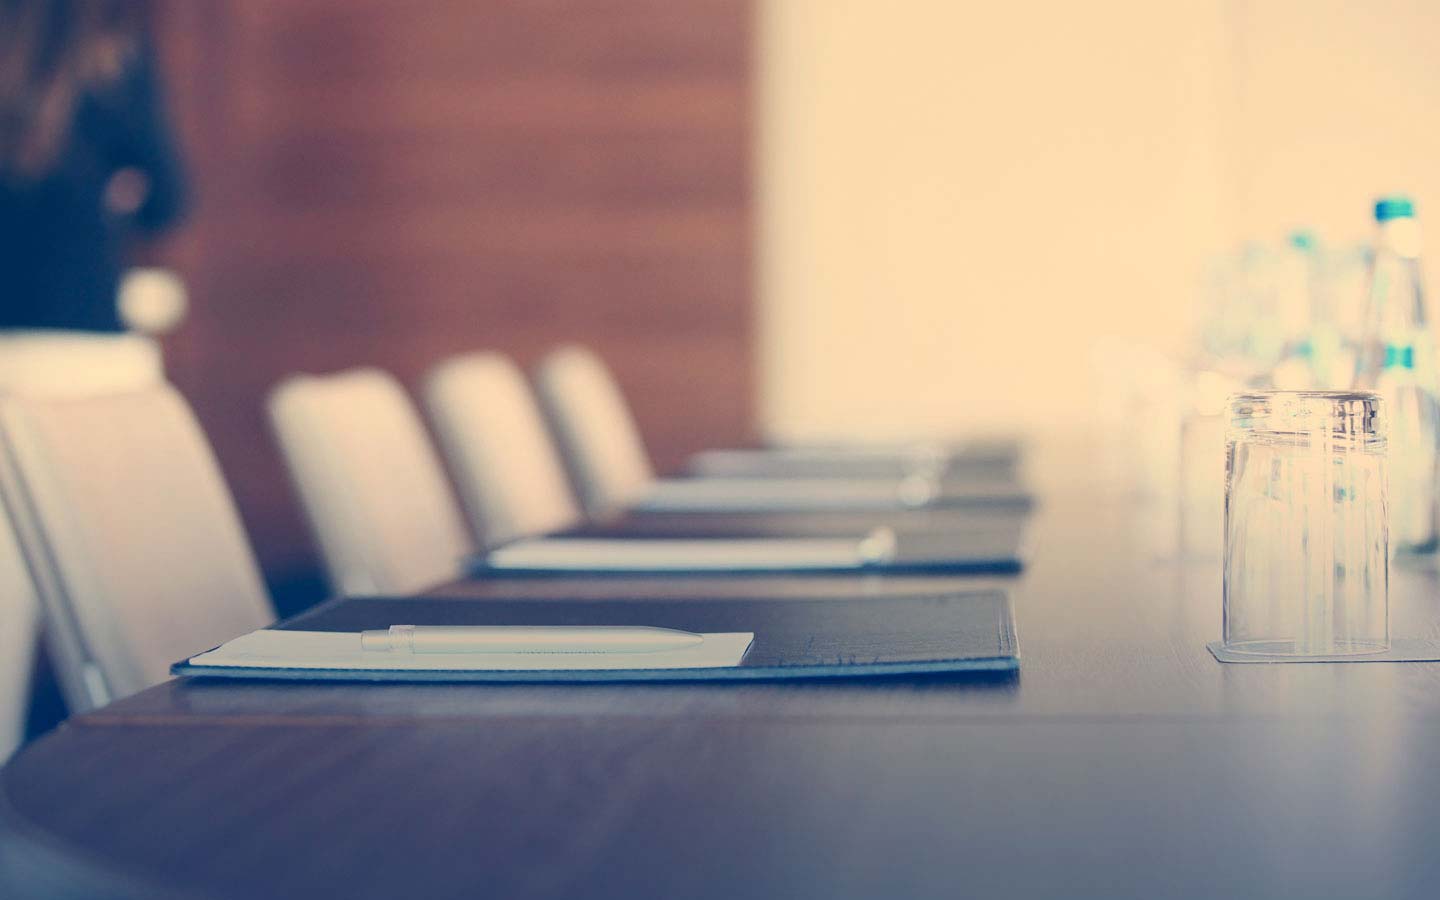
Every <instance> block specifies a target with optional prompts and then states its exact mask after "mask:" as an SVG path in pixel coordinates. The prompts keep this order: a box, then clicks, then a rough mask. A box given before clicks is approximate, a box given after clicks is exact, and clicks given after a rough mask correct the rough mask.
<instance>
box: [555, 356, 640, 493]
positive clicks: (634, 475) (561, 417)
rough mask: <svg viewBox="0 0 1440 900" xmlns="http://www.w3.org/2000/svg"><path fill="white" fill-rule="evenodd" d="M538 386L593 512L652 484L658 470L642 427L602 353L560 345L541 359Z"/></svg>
mask: <svg viewBox="0 0 1440 900" xmlns="http://www.w3.org/2000/svg"><path fill="white" fill-rule="evenodd" d="M535 386H536V390H537V393H538V395H539V397H540V402H541V404H542V406H543V407H544V410H545V414H546V417H547V418H548V419H549V421H550V425H551V427H552V428H553V429H554V432H555V438H556V441H557V442H558V443H559V445H560V448H561V451H562V452H563V453H564V456H565V461H566V463H567V464H568V465H569V467H570V472H571V475H572V476H573V477H574V480H575V486H576V489H577V490H578V491H579V492H580V496H581V500H582V501H583V503H584V505H585V509H586V510H587V511H588V512H589V513H590V514H591V515H601V514H604V513H606V512H609V511H612V510H614V509H616V508H619V507H623V506H626V505H629V504H630V503H632V502H634V501H635V500H637V499H638V498H639V497H641V496H642V495H643V494H644V493H645V492H646V491H647V489H649V487H650V485H651V482H652V481H654V479H655V470H654V468H653V467H652V466H651V464H650V456H649V454H648V453H647V452H646V450H645V444H644V442H643V441H642V440H641V438H640V429H639V428H638V427H637V426H636V424H635V419H634V417H633V416H632V415H631V413H630V408H629V407H628V406H627V405H626V403H625V397H624V395H623V394H621V393H620V387H619V385H618V384H617V383H616V382H615V378H614V376H613V375H611V373H610V369H609V368H608V367H607V366H606V365H605V363H604V362H603V361H601V359H600V358H599V357H598V356H596V355H595V354H594V353H591V352H590V351H589V350H586V349H585V348H583V347H576V346H569V347H561V348H560V349H558V350H555V351H554V352H552V353H550V354H549V355H548V356H547V357H545V359H543V360H541V362H540V365H539V366H538V367H537V368H536V370H535Z"/></svg>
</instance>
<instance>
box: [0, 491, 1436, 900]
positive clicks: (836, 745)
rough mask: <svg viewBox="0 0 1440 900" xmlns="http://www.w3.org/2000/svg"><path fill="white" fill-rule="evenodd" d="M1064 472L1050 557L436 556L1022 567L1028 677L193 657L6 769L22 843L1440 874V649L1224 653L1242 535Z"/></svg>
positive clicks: (1412, 589) (1099, 882)
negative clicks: (362, 673)
mask: <svg viewBox="0 0 1440 900" xmlns="http://www.w3.org/2000/svg"><path fill="white" fill-rule="evenodd" d="M1043 499H1044V502H1043V504H1042V506H1041V510H1040V513H1039V514H1038V516H1037V519H1036V521H1035V527H1034V534H1033V539H1034V543H1035V545H1036V551H1037V552H1036V555H1035V561H1034V564H1033V565H1032V566H1031V567H1030V568H1029V569H1028V570H1027V571H1026V573H1025V574H1023V575H1022V576H1020V577H1019V578H1018V579H1007V580H1000V581H990V580H979V579H955V578H933V577H920V578H893V577H885V578H879V577H877V578H838V577H829V578H795V579H755V578H734V577H704V578H693V579H686V580H684V581H683V582H676V581H669V580H665V579H655V578H648V579H636V578H630V579H605V580H595V581H579V582H577V581H576V580H574V579H533V580H527V581H523V582H515V581H508V582H483V581H471V582H457V583H455V584H453V585H449V586H447V587H445V588H443V589H440V590H436V591H434V592H431V595H432V596H433V597H435V598H440V599H444V598H449V599H450V600H451V601H454V602H456V603H457V604H469V603H476V602H488V601H492V600H496V599H499V598H504V597H512V598H515V597H525V598H528V599H529V600H530V601H531V602H534V603H547V602H553V601H570V602H573V601H575V600H577V599H580V600H583V599H584V598H592V599H598V598H616V597H628V598H636V599H640V600H643V599H645V598H647V597H648V598H657V599H662V600H672V601H678V600H680V599H686V600H687V602H691V603H696V604H705V603H707V602H708V601H709V600H711V599H714V598H745V597H749V596H756V595H759V594H765V595H780V596H788V597H789V598H790V599H791V602H794V603H796V604H803V603H807V602H810V600H812V599H813V598H816V597H865V598H869V600H870V602H872V603H874V604H875V608H876V611H877V614H878V615H881V616H883V614H884V610H885V605H886V603H887V598H888V597H890V596H893V595H894V594H896V593H901V594H925V593H931V592H935V591H939V590H947V589H956V588H962V589H969V588H976V587H979V586H981V585H984V584H996V583H998V584H1007V585H1009V586H1010V587H1011V588H1012V589H1013V593H1014V597H1015V609H1016V617H1017V620H1018V621H1017V624H1018V634H1019V640H1020V647H1021V659H1022V662H1021V671H1020V674H1019V677H1018V678H1009V679H995V680H989V681H986V680H974V679H963V680H956V679H946V678H927V679H892V680H873V681H867V682H860V683H849V684H839V683H835V684H785V683H775V684H737V685H723V686H722V685H674V684H672V685H665V684H650V685H638V684H637V685H628V686H615V685H598V684H597V685H584V686H581V685H569V686H559V685H549V686H534V685H509V686H502V685H454V684H451V685H445V684H430V685H374V686H359V685H342V684H315V685H299V684H273V683H272V684H266V683H260V682H253V683H245V684H216V683H199V682H197V683H186V682H171V683H168V684H165V685H161V686H159V687H157V688H154V689H152V690H150V691H147V692H145V693H143V694H140V695H137V696H135V697H132V698H130V699H128V700H124V701H121V702H119V703H116V704H113V705H111V706H109V707H107V708H105V709H103V710H100V711H98V712H96V713H94V714H91V715H89V716H86V717H83V718H81V719H79V720H77V721H74V722H72V723H71V724H69V725H67V726H65V727H63V728H62V729H60V730H59V731H58V732H57V733H56V734H54V735H52V736H50V737H48V738H46V739H44V740H42V741H40V742H39V743H37V744H36V745H34V746H33V747H31V748H29V749H28V750H26V751H24V752H22V754H21V755H20V756H19V757H18V758H17V759H16V760H15V761H14V762H12V763H11V765H10V766H9V767H7V768H6V769H5V770H4V771H3V772H0V828H3V829H4V833H3V835H0V837H3V840H0V846H9V847H12V848H17V849H16V850H14V851H12V854H11V855H12V856H14V855H15V854H16V853H19V852H21V851H24V850H25V849H26V848H28V847H30V846H31V845H32V844H38V845H39V846H41V847H45V848H49V852H50V853H52V854H58V858H59V859H78V860H81V861H83V862H85V863H86V864H87V865H88V866H90V867H91V868H92V869H93V868H99V869H101V870H106V869H108V870H109V871H113V872H117V873H123V874H124V875H126V876H128V877H131V878H140V879H148V880H149V881H150V882H151V883H155V884H157V885H163V886H165V887H167V888H168V889H171V890H175V891H179V892H181V893H186V894H192V895H195V896H211V897H246V896H273V897H304V896H316V895H321V894H335V895H345V896H354V897H361V898H364V897H387V896H396V895H397V893H398V894H404V895H424V896H434V897H469V896H475V893H476V891H477V888H476V885H483V886H484V891H483V892H484V893H486V894H487V895H495V896H525V897H565V896H577V895H583V896H589V897H628V898H646V897H675V896H685V897H700V898H711V897H714V898H734V897H750V896H757V897H758V896H766V897H780V896H783V897H838V898H850V897H857V898H859V897H875V896H886V897H917V898H930V897H936V898H939V897H947V898H948V897H954V896H1013V897H1032V896H1033V897H1049V896H1108V897H1126V898H1128V897H1147V898H1149V897H1158V896H1164V897H1214V896H1246V897H1251V896H1256V897H1259V896H1302V897H1303V896H1314V897H1331V896H1365V897H1387V898H1389V897H1416V898H1419V897H1428V896H1432V895H1433V885H1434V883H1435V881H1434V880H1435V879H1436V878H1437V877H1440V862H1437V861H1436V859H1435V855H1434V852H1433V845H1434V837H1435V824H1434V823H1435V810H1436V809H1437V807H1440V776H1437V774H1436V773H1437V772H1440V749H1437V748H1440V663H1410V664H1367V663H1353V664H1337V665H1276V666H1224V665H1221V664H1219V663H1216V662H1215V661H1214V660H1213V659H1212V658H1211V657H1210V656H1209V654H1208V653H1207V652H1206V651H1205V648H1204V644H1205V642H1206V641H1209V640H1213V639H1214V637H1215V636H1216V634H1217V633H1218V630H1219V605H1220V604H1219V585H1218V578H1217V565H1216V563H1215V562H1213V561H1210V562H1198V563H1197V562H1176V561H1168V562H1167V561H1161V560H1157V559H1156V558H1155V557H1153V556H1151V555H1149V554H1147V553H1145V552H1143V550H1141V549H1140V548H1142V547H1143V546H1144V538H1145V537H1146V536H1147V533H1148V532H1151V531H1153V527H1154V526H1153V524H1152V522H1151V521H1150V520H1149V519H1148V518H1147V516H1146V515H1144V514H1143V513H1144V510H1142V509H1140V508H1137V507H1135V506H1132V505H1130V504H1128V503H1125V502H1121V501H1118V500H1113V499H1105V498H1102V497H1098V496H1096V495H1095V494H1094V493H1093V492H1090V491H1087V490H1086V489H1085V488H1084V487H1081V486H1077V487H1074V488H1072V492H1071V493H1070V494H1067V495H1063V496H1062V495H1053V494H1047V495H1044V498H1043ZM1437 581H1440V576H1437V575H1436V574H1435V573H1434V572H1426V571H1420V570H1414V569H1401V568H1397V569H1396V570H1395V571H1394V573H1393V585H1392V604H1391V610H1392V623H1393V629H1394V632H1395V634H1396V635H1405V636H1434V635H1436V634H1437V632H1440V607H1437V604H1436V600H1435V597H1436V596H1437V595H1440V591H1437V586H1440V585H1437ZM395 602H397V603H398V602H402V601H395ZM424 602H428V603H433V602H435V601H434V600H431V601H424ZM361 610H363V605H357V604H356V603H355V602H354V601H352V602H350V603H346V602H344V601H342V602H339V603H336V604H332V605H329V606H327V607H324V608H322V609H318V610H316V611H315V612H314V613H313V614H312V616H311V618H310V619H308V620H306V621H310V622H312V623H315V622H324V621H327V620H329V621H332V622H340V621H342V620H343V617H344V616H347V615H351V614H352V613H355V612H359V611H361ZM335 617H341V618H340V619H336V618H335ZM302 624H303V621H302ZM117 772H123V773H125V777H123V778H120V777H116V773H117ZM396 822H403V823H404V825H403V827H396V825H395V824H394V823H396ZM120 823H124V824H123V825H121V824H120ZM0 860H3V857H0ZM3 877H4V873H3V872H0V879H3ZM76 877H77V878H78V877H80V876H78V875H77V876H76ZM9 887H10V883H6V882H4V881H3V880H0V889H7V888H9ZM6 896H9V894H6Z"/></svg>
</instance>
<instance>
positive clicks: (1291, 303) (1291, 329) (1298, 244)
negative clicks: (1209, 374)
mask: <svg viewBox="0 0 1440 900" xmlns="http://www.w3.org/2000/svg"><path fill="white" fill-rule="evenodd" d="M1318 257H1319V249H1318V247H1317V246H1316V241H1315V236H1314V235H1313V234H1311V233H1310V232H1308V231H1303V230H1297V231H1293V232H1291V233H1290V235H1289V236H1288V237H1287V238H1286V241H1285V247H1284V249H1283V250H1282V251H1281V253H1280V254H1279V255H1278V256H1277V258H1276V261H1275V265H1274V267H1273V268H1274V275H1273V286H1272V293H1273V297H1272V302H1273V304H1274V320H1275V330H1276V333H1277V334H1278V336H1279V346H1280V350H1279V359H1278V360H1277V361H1276V363H1275V367H1274V368H1273V369H1272V370H1271V373H1270V380H1271V383H1272V385H1273V386H1274V387H1275V388H1277V389H1279V390H1282V391H1303V390H1310V389H1313V388H1316V387H1319V386H1320V381H1321V377H1320V369H1321V366H1322V365H1323V363H1324V362H1327V361H1328V360H1324V359H1322V354H1321V353H1317V351H1323V350H1327V349H1328V346H1327V345H1326V344H1325V343H1324V342H1319V341H1316V340H1315V338H1316V336H1317V335H1316V327H1315V326H1316V324H1317V318H1318V314H1319V312H1320V309H1319V307H1320V304H1318V303H1317V302H1316V296H1315V295H1316V292H1317V289H1318V288H1319V273H1318V269H1319V266H1318V264H1317V261H1318ZM1348 374H1349V373H1347V377H1348Z"/></svg>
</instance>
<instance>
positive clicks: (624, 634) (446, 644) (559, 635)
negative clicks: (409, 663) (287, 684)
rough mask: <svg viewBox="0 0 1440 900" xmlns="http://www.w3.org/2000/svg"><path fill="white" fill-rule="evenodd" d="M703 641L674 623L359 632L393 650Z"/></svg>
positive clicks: (654, 647) (668, 645)
mask: <svg viewBox="0 0 1440 900" xmlns="http://www.w3.org/2000/svg"><path fill="white" fill-rule="evenodd" d="M704 640H705V638H704V636H703V635H699V634H693V633H691V632H689V631H679V630H676V629H674V628H652V627H650V626H614V625H582V626H573V625H493V626H492V625H483V626H482V625H391V626H390V628H389V629H388V630H386V631H362V632H360V646H361V648H362V649H364V650H378V651H382V652H389V653H653V652H656V651H659V650H684V649H685V648H687V647H694V646H696V645H698V644H700V643H702V642H703V641H704Z"/></svg>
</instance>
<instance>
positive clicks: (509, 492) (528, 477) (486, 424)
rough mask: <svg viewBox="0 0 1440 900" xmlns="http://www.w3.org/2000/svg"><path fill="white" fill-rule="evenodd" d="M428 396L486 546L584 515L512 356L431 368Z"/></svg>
mask: <svg viewBox="0 0 1440 900" xmlns="http://www.w3.org/2000/svg"><path fill="white" fill-rule="evenodd" d="M424 395H425V407H426V410H427V412H428V413H429V415H430V421H431V424H432V425H433V426H434V428H435V434H436V437H437V438H438V439H439V443H440V449H441V451H442V453H443V454H444V457H445V461H446V463H447V464H448V465H449V468H450V473H451V475H452V476H453V478H454V481H455V485H456V488H457V489H458V491H459V494H460V500H461V505H462V506H463V507H464V509H465V512H466V514H467V515H468V516H469V519H470V525H471V529H472V530H473V531H474V532H475V534H476V535H477V536H478V537H479V538H480V540H481V542H482V543H483V544H484V545H485V546H487V547H488V546H496V545H498V544H501V543H504V542H506V541H509V540H513V539H515V538H520V537H529V536H533V535H538V534H543V533H545V532H550V531H556V530H559V529H562V528H565V527H567V526H570V525H573V524H575V523H576V522H577V521H579V520H580V519H581V518H582V515H583V514H582V512H581V510H580V506H579V504H578V503H577V502H576V499H575V495H574V493H573V492H572V490H571V487H570V482H569V480H568V477H567V475H566V473H565V466H564V463H563V462H562V461H561V459H560V455H559V452H558V451H557V450H556V448H555V444H554V443H553V441H552V439H551V436H550V432H549V430H548V429H547V427H546V425H545V420H544V417H543V416H542V415H541V412H540V408H539V406H538V405H537V404H536V402H535V395H534V394H533V393H532V392H531V390H530V385H529V384H528V383H526V381H525V375H524V373H522V372H521V371H520V369H519V367H517V366H516V365H515V363H514V362H513V361H512V360H511V359H510V358H509V357H507V356H504V355H502V354H499V353H469V354H465V355H462V356H456V357H453V358H451V359H448V360H446V361H445V362H443V363H441V364H440V365H438V366H436V367H435V368H434V369H433V370H432V371H431V372H430V375H429V377H428V378H427V379H426V380H425V388H424Z"/></svg>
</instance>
